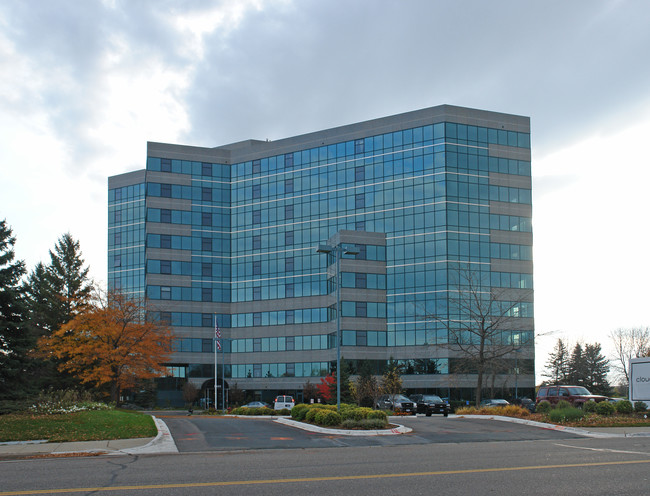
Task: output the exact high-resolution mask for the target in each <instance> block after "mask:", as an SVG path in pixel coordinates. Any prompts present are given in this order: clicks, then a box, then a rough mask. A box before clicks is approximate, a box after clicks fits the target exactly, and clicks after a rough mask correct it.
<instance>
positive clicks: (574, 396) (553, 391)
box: [535, 386, 607, 408]
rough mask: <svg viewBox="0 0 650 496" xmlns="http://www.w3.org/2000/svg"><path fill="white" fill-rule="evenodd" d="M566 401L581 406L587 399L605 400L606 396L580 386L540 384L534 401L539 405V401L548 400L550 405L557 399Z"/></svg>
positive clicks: (597, 401) (555, 402) (598, 401)
mask: <svg viewBox="0 0 650 496" xmlns="http://www.w3.org/2000/svg"><path fill="white" fill-rule="evenodd" d="M561 400H564V401H568V402H569V403H571V404H572V405H573V406H575V407H578V408H582V405H584V404H585V403H586V402H587V401H595V402H596V403H600V402H601V401H607V396H601V395H599V394H591V393H590V392H589V390H588V389H587V388H585V387H582V386H542V387H541V388H539V391H537V399H536V400H535V403H536V404H537V405H539V403H540V401H548V402H549V403H551V404H552V405H555V404H557V402H558V401H561Z"/></svg>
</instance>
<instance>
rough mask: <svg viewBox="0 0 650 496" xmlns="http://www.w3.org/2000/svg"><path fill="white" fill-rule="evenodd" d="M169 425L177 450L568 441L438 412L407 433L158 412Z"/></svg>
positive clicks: (409, 422) (408, 422) (416, 421)
mask: <svg viewBox="0 0 650 496" xmlns="http://www.w3.org/2000/svg"><path fill="white" fill-rule="evenodd" d="M157 416H158V417H159V418H161V419H162V420H164V422H165V423H166V424H167V426H168V427H169V429H170V431H171V433H172V437H173V438H174V441H175V442H176V446H177V447H178V450H179V451H180V452H184V453H191V452H196V451H231V450H241V449H304V448H329V447H342V446H398V445H413V444H430V443H467V442H487V441H522V440H543V439H567V438H571V437H577V436H574V435H572V434H569V433H566V432H564V433H562V432H556V431H551V430H545V429H538V428H532V427H530V426H527V425H521V424H515V423H504V422H495V421H491V420H475V419H455V418H445V417H442V416H433V417H426V416H424V415H422V416H417V417H400V418H399V419H398V420H396V421H397V422H399V423H400V424H402V425H405V426H407V427H411V428H412V429H413V432H412V433H410V434H403V435H396V436H367V437H357V436H354V437H352V436H344V435H338V434H319V433H314V432H309V431H303V430H300V429H296V428H293V427H289V426H286V425H280V424H278V423H277V422H274V421H273V420H271V419H260V418H232V417H208V416H201V415H195V416H187V415H178V414H169V413H167V414H166V413H158V414H157Z"/></svg>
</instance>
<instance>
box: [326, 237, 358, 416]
mask: <svg viewBox="0 0 650 496" xmlns="http://www.w3.org/2000/svg"><path fill="white" fill-rule="evenodd" d="M316 251H317V252H318V253H327V254H332V255H334V259H335V261H336V411H338V412H340V411H341V256H342V255H357V254H358V253H359V252H358V251H356V250H352V249H346V248H343V247H342V246H341V245H336V246H330V245H319V246H318V249H317V250H316Z"/></svg>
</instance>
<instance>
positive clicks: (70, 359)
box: [38, 292, 172, 403]
mask: <svg viewBox="0 0 650 496" xmlns="http://www.w3.org/2000/svg"><path fill="white" fill-rule="evenodd" d="M151 315H153V312H148V309H147V307H146V304H145V302H144V301H142V300H138V299H133V298H130V297H128V296H126V295H124V294H122V293H118V292H109V293H108V294H107V295H99V294H98V295H96V296H95V297H94V299H93V301H92V303H91V304H90V305H88V307H87V308H85V309H84V310H83V311H82V312H80V313H79V314H78V315H77V316H76V317H74V318H73V319H72V320H71V321H69V322H68V323H66V324H64V325H63V326H61V328H60V329H58V330H57V331H55V332H53V333H52V334H51V335H49V336H45V337H43V338H41V339H40V340H39V343H38V352H39V355H41V356H43V357H53V358H57V359H59V360H61V363H60V364H59V370H61V371H68V372H70V373H72V374H73V375H75V376H76V377H78V378H79V379H80V380H81V381H82V382H83V383H85V384H94V385H95V386H96V387H103V386H108V388H109V389H110V399H111V401H113V402H115V403H119V400H120V394H121V392H122V391H123V390H125V389H129V388H133V387H135V386H136V385H137V384H138V383H139V382H140V381H142V380H145V379H152V378H154V377H159V376H160V375H162V374H163V373H164V372H165V366H164V365H163V363H164V362H165V361H166V360H167V359H168V357H169V355H170V354H171V342H172V335H171V332H170V330H169V328H168V327H167V326H166V325H164V324H163V323H161V322H159V321H156V320H152V319H151V318H145V316H149V317H151Z"/></svg>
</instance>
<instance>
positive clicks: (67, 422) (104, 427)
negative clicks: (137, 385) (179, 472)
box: [0, 410, 157, 442]
mask: <svg viewBox="0 0 650 496" xmlns="http://www.w3.org/2000/svg"><path fill="white" fill-rule="evenodd" d="M156 434H157V429H156V426H155V423H154V421H153V419H152V418H151V416H149V415H144V414H142V413H139V412H132V411H125V410H93V411H85V412H77V413H63V414H55V415H36V414H30V413H18V414H8V415H0V442H7V441H33V440H37V439H47V440H48V441H50V442H65V441H101V440H104V439H129V438H138V437H154V436H155V435H156Z"/></svg>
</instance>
